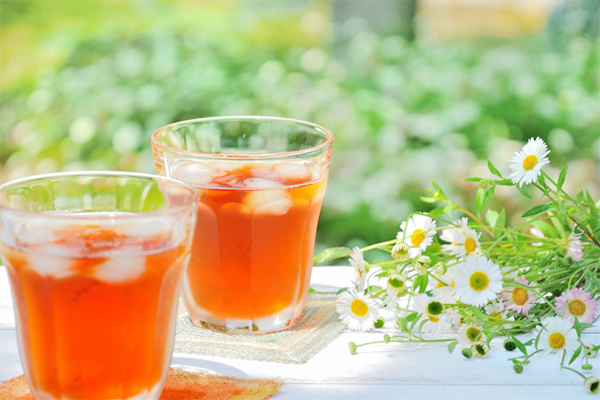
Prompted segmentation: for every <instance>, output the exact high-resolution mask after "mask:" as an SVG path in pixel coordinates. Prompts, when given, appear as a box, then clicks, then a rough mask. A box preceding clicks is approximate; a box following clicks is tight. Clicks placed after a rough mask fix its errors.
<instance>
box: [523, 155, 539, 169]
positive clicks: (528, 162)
mask: <svg viewBox="0 0 600 400" xmlns="http://www.w3.org/2000/svg"><path fill="white" fill-rule="evenodd" d="M537 163H538V158H537V157H536V156H534V155H533V154H532V155H530V156H527V157H525V159H524V160H523V169H524V170H525V171H531V170H532V169H533V167H535V166H536V165H537Z"/></svg>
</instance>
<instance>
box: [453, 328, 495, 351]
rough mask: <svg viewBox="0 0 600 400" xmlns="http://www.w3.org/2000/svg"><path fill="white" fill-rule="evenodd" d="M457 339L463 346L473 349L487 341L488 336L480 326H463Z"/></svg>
mask: <svg viewBox="0 0 600 400" xmlns="http://www.w3.org/2000/svg"><path fill="white" fill-rule="evenodd" d="M456 339H457V340H458V343H460V345H461V346H463V347H467V348H471V347H472V346H473V345H474V344H475V343H478V342H485V341H487V336H486V335H485V333H484V332H483V329H482V328H481V327H480V326H479V325H475V324H466V325H465V324H463V325H462V326H461V327H460V329H459V330H458V336H457V338H456Z"/></svg>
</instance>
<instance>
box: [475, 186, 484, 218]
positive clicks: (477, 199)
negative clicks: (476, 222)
mask: <svg viewBox="0 0 600 400" xmlns="http://www.w3.org/2000/svg"><path fill="white" fill-rule="evenodd" d="M484 195H485V191H484V190H483V189H482V188H479V189H477V196H475V210H476V211H477V215H481V211H483V207H482V205H483V196H484Z"/></svg>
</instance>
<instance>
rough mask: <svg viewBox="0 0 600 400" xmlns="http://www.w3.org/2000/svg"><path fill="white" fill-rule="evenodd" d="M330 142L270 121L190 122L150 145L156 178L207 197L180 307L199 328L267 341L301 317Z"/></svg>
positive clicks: (313, 129)
mask: <svg viewBox="0 0 600 400" xmlns="http://www.w3.org/2000/svg"><path fill="white" fill-rule="evenodd" d="M332 144H333V135H332V134H331V132H329V131H328V130H327V129H325V128H323V127H320V126H318V125H315V124H311V123H308V122H302V121H296V120H289V119H282V118H270V117H221V118H207V119H199V120H192V121H184V122H179V123H176V124H172V125H168V126H166V127H163V128H161V129H159V130H158V131H157V132H155V133H154V135H153V136H152V146H153V151H154V160H155V164H156V169H157V171H158V173H159V174H161V175H166V176H170V177H173V178H176V179H179V180H182V181H184V182H187V183H190V184H191V185H193V186H194V187H196V188H197V189H198V191H199V192H200V200H199V209H198V220H197V228H196V232H195V235H194V242H193V248H192V257H191V259H190V263H189V265H188V267H187V269H186V272H185V276H184V283H183V298H184V301H185V304H186V308H187V310H188V312H189V314H190V318H191V320H192V322H193V323H194V324H195V325H197V326H205V327H210V328H214V329H217V330H220V331H227V332H235V333H265V332H272V331H277V330H281V329H285V328H288V327H290V326H292V325H294V324H295V323H296V322H297V320H298V318H299V317H300V315H301V313H302V310H303V307H304V303H305V300H306V296H307V293H308V288H309V282H310V274H311V268H312V258H313V250H314V242H315V234H316V229H317V223H318V218H319V213H320V210H321V204H322V202H323V197H324V195H325V186H326V184H327V177H328V171H329V160H330V155H331V146H332Z"/></svg>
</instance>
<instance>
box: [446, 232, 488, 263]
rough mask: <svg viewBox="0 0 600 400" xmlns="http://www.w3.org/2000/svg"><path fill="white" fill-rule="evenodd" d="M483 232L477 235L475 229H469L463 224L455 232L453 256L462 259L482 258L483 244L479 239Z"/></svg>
mask: <svg viewBox="0 0 600 400" xmlns="http://www.w3.org/2000/svg"><path fill="white" fill-rule="evenodd" d="M480 236H481V232H479V233H477V232H476V231H475V229H473V228H469V227H468V226H467V225H466V224H463V225H462V226H461V228H460V229H457V230H456V231H455V232H454V242H453V243H452V254H454V255H457V256H459V257H462V258H466V257H468V256H473V257H481V256H482V255H483V253H482V252H481V244H480V243H479V237H480Z"/></svg>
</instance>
